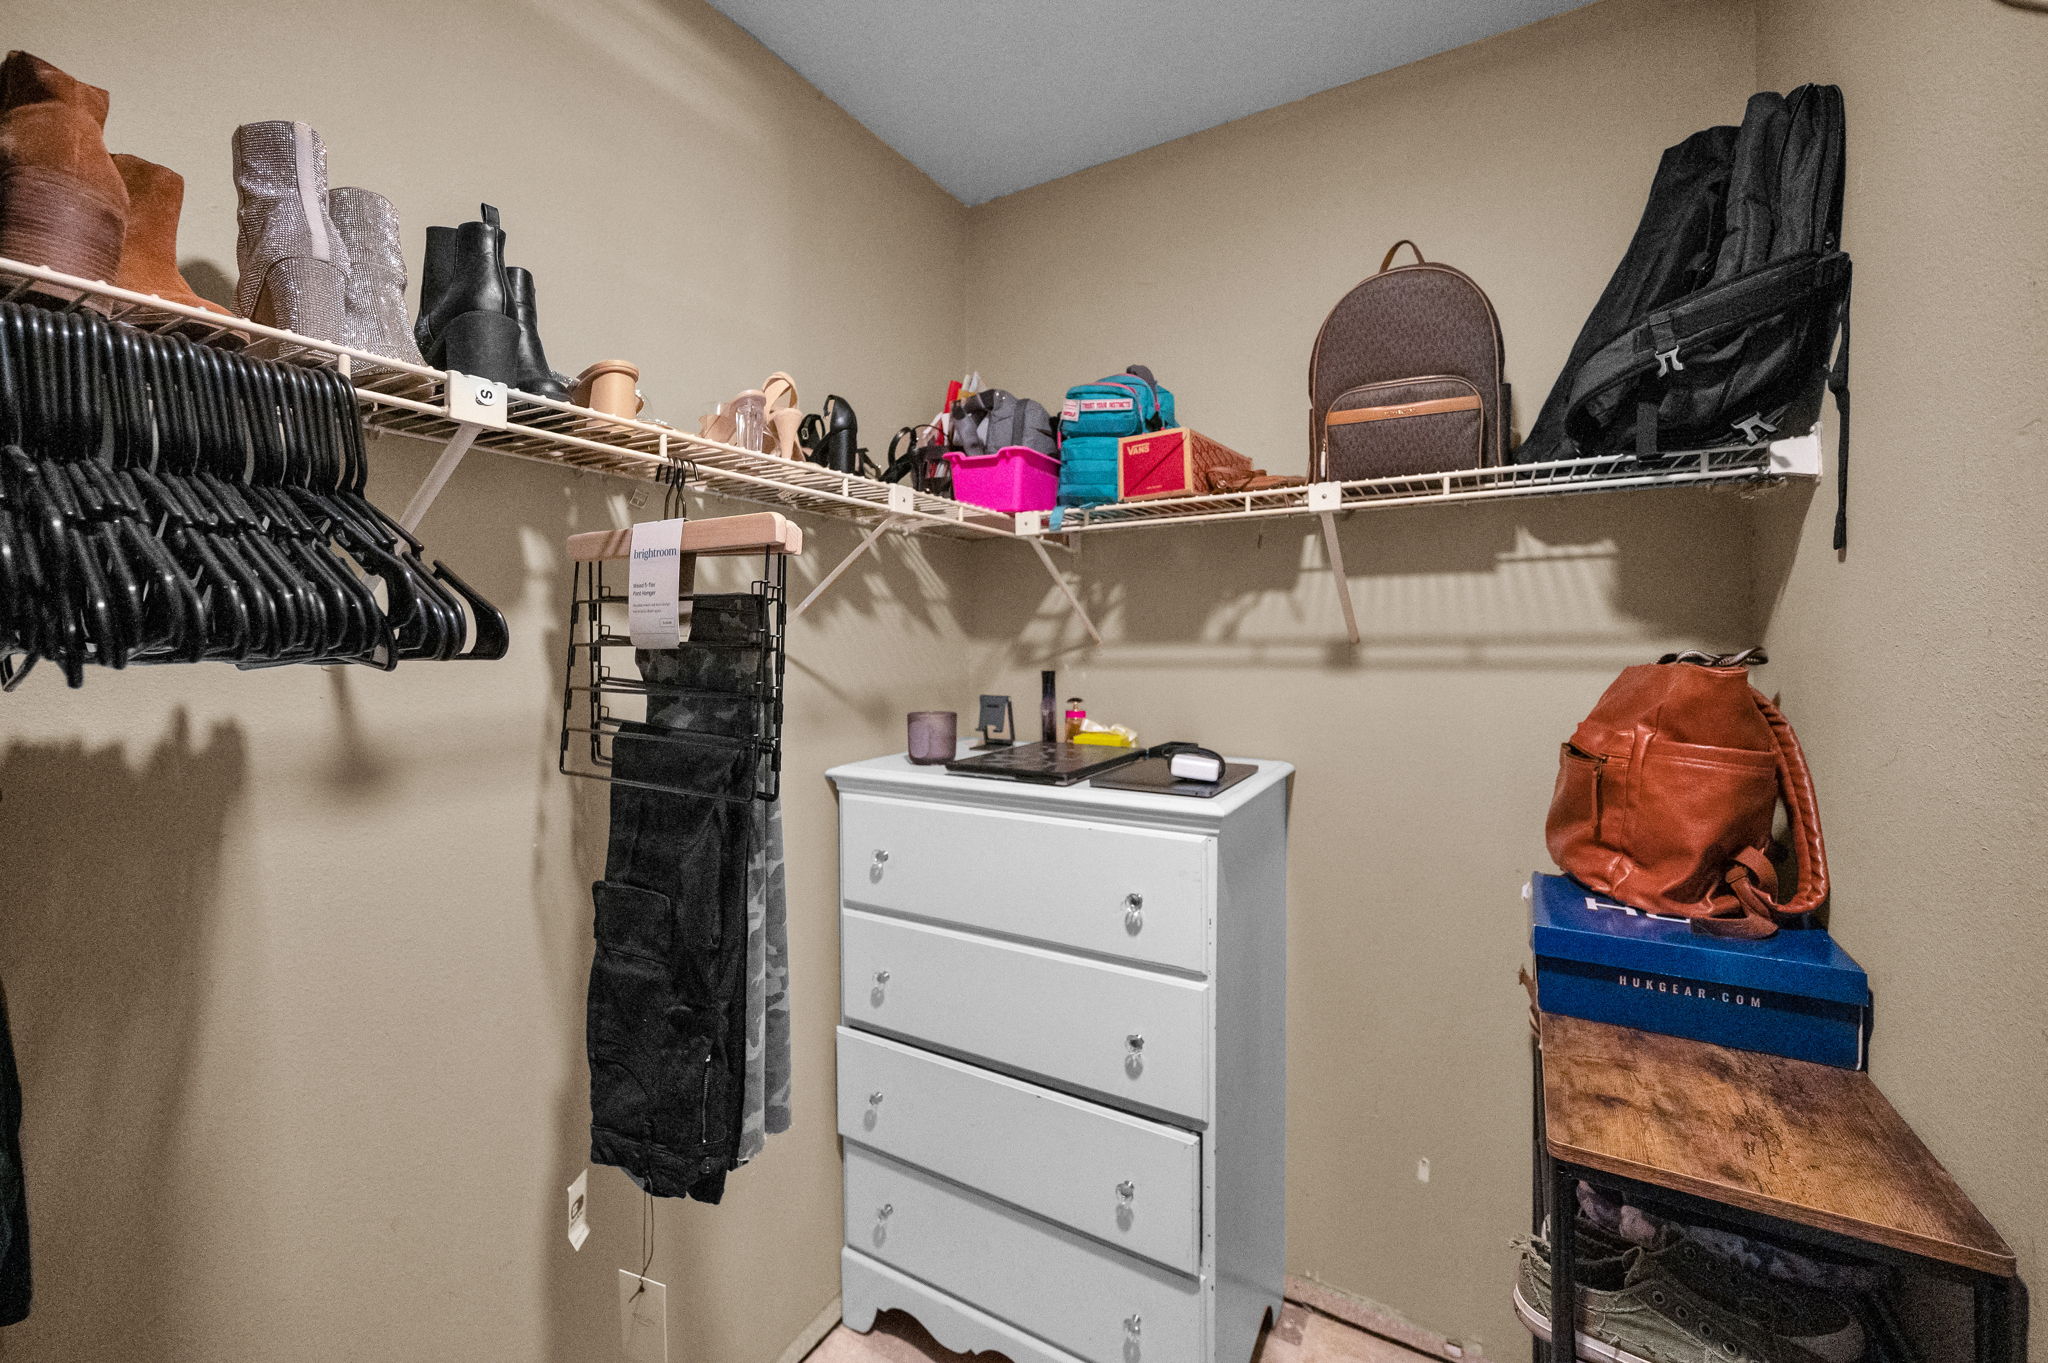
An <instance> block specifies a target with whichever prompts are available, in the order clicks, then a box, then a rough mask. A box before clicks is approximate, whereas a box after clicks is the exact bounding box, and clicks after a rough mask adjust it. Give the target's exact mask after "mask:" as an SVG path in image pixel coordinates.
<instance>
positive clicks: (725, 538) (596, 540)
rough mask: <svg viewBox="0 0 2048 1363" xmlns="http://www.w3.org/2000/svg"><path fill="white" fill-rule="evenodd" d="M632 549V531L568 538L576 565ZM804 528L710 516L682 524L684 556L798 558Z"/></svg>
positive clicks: (768, 515)
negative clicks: (780, 556) (726, 555)
mask: <svg viewBox="0 0 2048 1363" xmlns="http://www.w3.org/2000/svg"><path fill="white" fill-rule="evenodd" d="M632 549H633V528H632V527H631V526H626V527H624V528H622V529H618V530H586V531H584V532H583V533H582V534H580V535H571V536H569V557H570V559H571V560H572V561H574V562H577V563H596V562H598V561H600V560H602V559H614V558H625V557H626V556H627V555H628V554H630V553H631V552H632ZM803 551H804V532H803V527H802V526H800V525H797V524H795V523H794V522H793V521H791V520H790V519H789V517H787V516H785V515H783V514H782V513H781V512H780V511H754V512H749V513H748V514H747V515H744V516H713V517H710V518H708V519H703V520H691V521H685V522H684V523H683V552H684V553H685V554H706V555H711V554H761V553H767V554H791V555H795V554H801V553H802V552H803Z"/></svg>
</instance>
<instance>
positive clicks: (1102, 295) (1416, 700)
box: [967, 0, 1758, 1357]
mask: <svg viewBox="0 0 2048 1363" xmlns="http://www.w3.org/2000/svg"><path fill="white" fill-rule="evenodd" d="M1753 23H1754V18H1753V14H1752V10H1751V7H1750V5H1749V4H1748V3H1747V0H1705V2H1701V0H1687V2H1686V3H1665V2H1664V0H1610V3H1607V4H1603V5H1598V6H1594V7H1592V8H1590V9H1585V10H1580V11H1576V12H1574V13H1571V14H1568V15H1565V16H1563V17H1561V18H1558V19H1555V20H1551V21H1549V22H1546V23H1543V24H1539V25H1536V26H1534V27H1532V28H1527V29H1523V30H1520V31H1517V32H1513V33H1509V34H1506V35H1503V36H1501V37H1499V38H1495V39H1492V40H1490V41H1488V42H1485V43H1481V44H1478V45H1475V46H1473V47H1469V48H1465V49H1461V50H1459V51H1455V52H1451V53H1448V54H1446V55H1444V56H1441V57H1437V58H1433V59H1431V60H1428V61H1424V62H1420V63H1417V64H1415V65H1413V66H1409V67H1405V68H1402V69H1399V70H1396V71H1392V72H1388V73H1387V74H1385V75H1381V76H1375V77H1373V78H1371V79H1368V80H1364V81H1360V82H1358V83H1357V84H1354V85H1349V86H1345V87H1343V88H1340V89H1337V90H1333V91H1330V92H1327V93H1325V94H1321V95H1317V96H1315V97H1313V98H1311V99H1307V100H1303V101H1301V102H1299V103H1296V104H1291V105H1287V106H1286V107H1284V108H1280V109H1274V110H1271V111H1269V112H1266V113H1262V114H1258V115H1255V116H1253V117H1250V118H1247V119H1243V120H1241V121H1239V122H1236V123H1232V124H1229V125H1227V126H1224V127H1221V128H1217V129H1214V130H1212V131H1210V132H1205V133H1201V134H1198V135H1196V136H1194V137H1189V138H1185V139H1183V140H1181V141H1178V142H1174V143H1172V144H1170V145H1167V146H1163V147H1159V148H1155V149H1154V150H1151V151H1148V152H1144V153H1141V154H1138V155H1136V156H1131V157H1128V158H1125V159H1124V160H1121V161H1116V162H1112V163H1110V164H1108V165H1105V166H1100V167H1096V168H1095V169H1092V170H1088V171H1084V172H1081V173H1080V174H1077V175H1074V176H1071V177H1068V178H1066V179H1063V180H1060V181H1057V182H1055V183H1053V184H1049V185H1044V186H1041V187H1039V188H1036V189H1032V190H1027V191H1025V192H1023V193H1020V194H1016V195H1012V196H1010V197H1008V198H1005V199H1000V200H996V201H995V202H993V203H990V204H987V205H984V206H982V207H978V208H975V209H973V210H971V211H970V214H969V222H970V233H971V238H970V240H971V245H970V255H971V259H972V261H973V269H972V271H971V277H972V279H973V280H974V281H975V288H974V289H973V291H972V292H971V293H970V295H969V310H968V323H967V328H968V354H969V357H970V359H971V361H972V363H973V364H974V366H976V367H978V368H979V369H980V370H981V371H982V373H983V374H984V375H985V376H986V377H987V378H988V379H990V381H992V382H999V383H1001V384H1003V385H1004V386H1006V387H1011V388H1014V389H1015V390H1016V391H1018V392H1023V393H1031V394H1040V395H1045V394H1050V395H1057V394H1059V393H1060V392H1061V391H1063V390H1064V389H1065V387H1066V386H1067V385H1068V384H1069V383H1073V382H1076V381H1078V380H1081V379H1084V378H1090V377H1093V376H1095V375H1097V374H1102V373H1109V372H1113V371H1115V370H1117V369H1119V368H1121V367H1122V366H1123V365H1124V364H1125V363H1126V362H1129V361H1132V360H1143V361H1145V362H1147V363H1149V364H1151V365H1152V366H1153V367H1154V369H1155V370H1156V371H1157V373H1158V374H1159V376H1160V378H1161V379H1162V380H1163V381H1164V382H1166V383H1167V384H1168V385H1169V386H1171V387H1173V388H1174V389H1175V391H1176V393H1177V395H1178V397H1179V401H1180V409H1179V410H1180V415H1181V417H1182V419H1183V420H1185V421H1187V422H1188V423H1189V424H1191V425H1193V426H1195V427H1197V428H1198V429H1201V430H1205V431H1208V432H1211V433H1212V434H1214V435H1215V436H1217V437H1218V438H1219V439H1221V440H1223V441H1224V442H1226V443H1227V444H1230V445H1232V446H1234V447H1235V448H1237V449H1239V450H1242V451H1244V452H1245V453H1247V454H1249V455H1251V456H1252V457H1253V458H1254V459H1255V460H1256V461H1257V462H1260V463H1262V464H1264V465H1266V466H1267V467H1269V468H1272V469H1274V470H1276V471H1283V472H1300V471H1301V469H1302V467H1303V460H1304V454H1305V446H1306V436H1307V429H1306V428H1307V417H1306V406H1307V403H1306V397H1305V387H1306V374H1307V367H1308V351H1309V346H1310V344H1311V342H1312V340H1313V338H1314V336H1315V332H1316V328H1317V326H1318V325H1319V324H1320V323H1321V321H1322V318H1323V315H1324V313H1325V312H1326V311H1327V310H1328V309H1329V306H1330V305H1331V304H1332V303H1333V302H1335V301H1336V299H1337V298H1338V297H1339V296H1340V295H1341V294H1342V293H1343V292H1344V291H1345V290H1346V289H1348V288H1349V287H1350V286H1351V285H1352V284H1354V283H1355V282H1357V280H1358V279H1359V278H1361V277H1362V276H1364V275H1366V274H1369V273H1371V272H1372V271H1373V270H1374V269H1375V268H1377V266H1378V264H1379V259H1380V254H1381V252H1383V251H1384V250H1385V249H1386V247H1387V245H1388V244H1389V243H1391V242H1392V241H1393V240H1394V239H1396V238H1397V237H1404V236H1405V237H1413V238H1415V239H1416V240H1417V241H1419V242H1420V243H1421V245H1422V248H1423V250H1424V251H1425V252H1426V253H1427V254H1428V255H1429V256H1430V257H1432V258H1436V259H1442V260H1446V261H1449V262H1451V263H1452V264H1455V265H1457V266H1459V267H1460V268H1462V269H1464V270H1466V271H1468V272H1469V273H1471V274H1472V275H1473V276H1474V277H1475V278H1476V279H1477V280H1478V281H1479V283H1480V284H1481V285H1482V286H1483V287H1484V288H1485V289H1486V290H1487V291H1488V293H1489V294H1490V296H1491V297H1492V299H1493V301H1494V304H1495V306H1496V308H1497V309H1498V311H1499V312H1500V316H1501V323H1502V327H1503V329H1504V332H1505V335H1506V337H1507V355H1508V369H1509V377H1510V378H1511V379H1512V380H1513V382H1514V383H1515V385H1516V388H1517V391H1518V396H1519V398H1520V404H1521V409H1522V411H1523V413H1524V414H1525V415H1524V424H1526V422H1527V420H1528V419H1529V418H1530V417H1531V416H1533V413H1534V411H1535V409H1536V407H1537V406H1538V405H1540V403H1541V402H1542V399H1543V395H1544V393H1545V391H1546V390H1547V388H1548V386H1549V383H1550V380H1551V378H1552V377H1553V375H1554V374H1555V373H1556V369H1557V366H1558V365H1559V364H1560V363H1561V362H1562V360H1563V358H1564V355H1565V352H1566V351H1567V350H1568V349H1569V347H1570V345H1571V341H1572V338H1573V336H1574V335H1575V334H1576V332H1577V329H1578V326H1579V323H1580V321H1581V320H1582V319H1583V318H1584V315H1585V312H1586V309H1587V308H1588V306H1590V304H1591V301H1592V299H1593V298H1594V296H1596V295H1597V294H1598V292H1599V290H1600V287H1601V285H1602V284H1603V283H1604V282H1605V280H1606V277H1607V274H1608V272H1609V271H1610V270H1612V268H1613V266H1614V262H1615V260H1616V259H1617V258H1618V257H1619V255H1620V253H1621V250H1622V248H1623V247H1624V246H1625V245H1626V244H1627V241H1628V238H1629V235H1630V233H1631V232H1632V231H1633V230H1634V227H1635V223H1636V219H1637V217H1638V216H1639V215H1640V213H1641V211H1642V204H1643V196H1644V193H1645V191H1646V189H1647V188H1648V184H1649V177H1650V173H1651V171H1652V169H1653V168H1654V167H1655V165H1656V162H1657V156H1658V153H1659V152H1660V151H1661V150H1662V149H1663V148H1664V147H1665V146H1667V145H1669V144H1670V143H1672V142H1675V141H1677V140H1679V139H1680V138H1682V137H1684V136H1685V135H1686V134H1688V133H1690V132H1692V131H1694V130H1695V129H1697V128H1700V127H1704V126H1706V125H1707V124H1709V123H1713V122H1717V121H1725V120H1729V119H1734V118H1739V117H1740V115H1741V112H1742V105H1743V100H1744V99H1745V98H1746V97H1747V95H1748V94H1749V92H1750V90H1751V88H1752V81H1753V79H1754V75H1753V73H1754V69H1755V54H1754V28H1753ZM1594 72H1597V73H1598V79H1589V78H1588V73H1594ZM1342 544H1343V550H1344V557H1345V560H1346V563H1347V566H1348V567H1349V570H1350V572H1351V575H1352V587H1353V592H1354V595H1355V597H1356V600H1357V605H1358V610H1359V613H1360V616H1361V624H1362V627H1363V630H1364V635H1365V637H1364V642H1363V644H1362V645H1361V646H1360V647H1357V648H1352V647H1350V646H1348V645H1347V644H1346V642H1345V641H1344V636H1343V632H1342V623H1341V619H1340V616H1339V613H1338V605H1337V601H1336V599H1335V594H1334V590H1333V588H1332V585H1331V583H1330V580H1329V577H1328V575H1327V573H1326V572H1325V571H1324V569H1323V557H1322V550H1321V547H1320V545H1319V544H1318V543H1316V542H1314V541H1313V539H1312V537H1311V532H1310V531H1308V530H1306V529H1304V528H1303V526H1302V524H1301V523H1299V522H1289V523H1275V524H1271V525H1269V526H1268V528H1266V529H1265V530H1264V532H1263V533H1261V532H1260V531H1258V530H1256V529H1249V528H1232V529H1216V530H1197V529H1187V530H1175V531H1172V532H1162V531H1151V530H1133V531H1129V532H1124V533H1119V534H1114V535H1107V536H1093V537H1086V538H1085V539H1084V540H1083V541H1082V549H1081V551H1080V553H1079V555H1078V557H1077V558H1076V559H1075V560H1074V564H1073V566H1074V569H1075V571H1076V572H1077V574H1078V575H1079V578H1080V580H1081V581H1082V583H1083V584H1084V587H1083V590H1084V594H1085V600H1086V601H1087V602H1088V603H1089V606H1090V608H1091V609H1092V610H1093V611H1095V612H1096V618H1097V619H1098V620H1099V621H1101V622H1102V623H1103V626H1104V632H1105V633H1106V634H1107V635H1108V636H1109V638H1108V643H1107V645H1106V646H1105V647H1103V648H1101V649H1098V650H1093V651H1081V650H1077V649H1075V648H1074V645H1075V644H1076V643H1077V642H1084V639H1083V636H1081V635H1079V634H1078V633H1077V631H1076V630H1075V628H1074V627H1073V626H1071V625H1070V624H1069V623H1067V621H1066V620H1065V618H1064V617H1063V615H1062V612H1061V610H1060V609H1059V601H1058V598H1056V597H1054V596H1052V595H1049V594H1048V593H1047V592H1046V591H1045V589H1044V586H1043V577H1042V574H1036V575H1035V574H1033V573H1032V572H1031V571H1030V565H1028V564H1027V563H1026V562H1024V561H1023V560H1022V555H1021V554H1018V555H1015V556H1014V557H1015V558H1017V559H1018V563H1017V566H1016V567H1015V569H1014V571H1013V574H1012V576H1011V579H1010V581H1011V589H1010V590H1008V591H1007V592H996V593H992V594H991V596H990V598H989V599H988V600H987V602H986V603H985V604H979V605H978V608H977V611H976V613H975V614H974V615H972V616H971V617H970V618H969V627H970V630H971V631H972V633H973V635H974V637H975V640H976V643H977V645H978V647H979V650H980V654H981V657H982V659H983V667H984V672H983V675H984V676H985V678H986V682H985V689H988V690H992V691H1008V692H1010V693H1012V694H1013V695H1017V696H1020V697H1035V696H1036V695H1037V691H1038V686H1037V682H1038V677H1037V669H1039V668H1040V667H1042V666H1054V667H1058V668H1059V669H1060V671H1061V680H1060V686H1061V694H1062V695H1063V696H1065V695H1069V694H1079V695H1081V696H1082V697H1084V698H1085V699H1086V700H1087V702H1088V703H1089V709H1090V711H1091V712H1092V713H1096V714H1099V715H1102V716H1106V717H1110V718H1115V719H1119V720H1123V721H1126V722H1129V723H1132V724H1134V725H1136V726H1137V727H1138V728H1139V729H1140V731H1141V732H1142V734H1143V735H1144V737H1145V738H1147V739H1148V740H1152V741H1158V740H1162V739H1168V738H1183V737H1185V738H1198V739H1201V740H1203V741H1205V742H1209V743H1214V744H1219V745H1221V746H1223V747H1224V748H1226V749H1228V750H1230V751H1233V752H1239V753H1247V754H1255V755H1259V756H1271V757H1280V758H1286V759H1287V760H1289V761H1292V762H1294V763H1296V764H1297V766H1298V768H1299V771H1300V774H1299V776H1298V777H1297V779H1296V783H1295V788H1294V805H1293V820H1294V822H1293V842H1292V849H1293V850H1292V856H1291V867H1292V877H1291V882H1290V893H1291V901H1290V905H1289V908H1290V928H1291V933H1292V953H1291V962H1290V965H1291V973H1290V978H1289V988H1290V991H1291V994H1290V1010H1289V1028H1290V1031H1289V1038H1288V1040H1289V1055H1290V1064H1289V1082H1290V1086H1291V1088H1290V1107H1289V1142H1288V1154H1289V1159H1290V1167H1289V1171H1288V1218H1289V1219H1288V1260H1289V1266H1290V1268H1291V1270H1292V1271H1294V1272H1297V1273H1304V1274H1307V1275H1309V1276H1311V1277H1315V1278H1318V1279H1321V1280H1323V1281H1325V1282H1329V1283H1332V1284H1335V1285H1337V1286H1339V1287H1342V1288H1345V1289H1348V1290H1350V1291H1353V1292H1356V1293H1361V1294H1363V1295H1365V1296H1368V1297H1371V1298H1374V1299H1376V1300H1378V1301H1381V1302H1384V1303H1388V1304H1390V1305H1392V1306H1394V1307H1396V1308H1398V1309H1400V1310H1401V1311H1403V1312H1406V1313H1407V1314H1409V1315H1410V1316H1412V1317H1414V1318H1415V1319H1417V1320H1418V1321H1420V1322H1422V1323H1424V1324H1426V1325H1429V1326H1432V1327H1434V1328H1436V1329H1438V1330H1442V1331H1444V1332H1446V1333H1449V1334H1451V1335H1453V1336H1458V1337H1462V1338H1463V1339H1465V1340H1466V1341H1467V1342H1477V1343H1480V1344H1483V1345H1484V1346H1485V1348H1486V1350H1487V1352H1488V1354H1489V1356H1492V1357H1510V1356H1513V1355H1515V1354H1517V1353H1518V1352H1519V1351H1520V1350H1521V1349H1522V1348H1524V1347H1525V1345H1524V1344H1523V1342H1522V1341H1523V1339H1524V1338H1525V1336H1523V1335H1522V1333H1521V1331H1520V1328H1519V1326H1517V1325H1516V1324H1515V1323H1514V1319H1513V1316H1512V1313H1511V1312H1510V1310H1509V1309H1508V1305H1507V1288H1508V1284H1509V1283H1510V1281H1511V1276H1512V1272H1513V1264H1514V1256H1513V1252H1512V1251H1511V1250H1510V1249H1509V1247H1508V1240H1509V1237H1510V1236H1512V1235H1513V1234H1514V1233H1515V1232H1516V1231H1517V1230H1520V1229H1525V1228H1526V1223H1527V1216H1528V1212H1527V1207H1528V1162H1527V1158H1528V1145H1527V1131H1528V1088H1529V1070H1528V1063H1529V1062H1528V1054H1527V1048H1526V1044H1525V1041H1524V1038H1525V1036H1526V1033H1527V1028H1526V1026H1525V1024H1524V1022H1523V1018H1524V1015H1525V1009H1526V1001H1525V999H1524V998H1523V995H1522V993H1521V991H1520V989H1518V988H1517V987H1516V984H1515V969H1516V966H1517V965H1518V964H1519V963H1520V962H1521V961H1522V960H1523V959H1524V958H1525V956H1526V954H1527V947H1526V928H1525V926H1524V923H1525V920H1524V917H1523V909H1522V906H1521V901H1520V900H1519V899H1518V897H1517V890H1518V887H1519V885H1520V883H1521V882H1522V881H1523V880H1524V879H1526V877H1527V876H1528V874H1529V872H1530V871H1531V870H1533V869H1535V868H1536V867H1538V866H1543V865H1547V859H1546V857H1545V855H1544V852H1543V845H1542V821H1543V813H1544V810H1545V807H1546V804H1547V801H1548V799H1549V794H1550V785H1551V781H1552V778H1553V776H1554V774H1555V771H1556V746H1555V745H1556V743H1557V741H1558V740H1559V739H1561V738H1562V737H1564V736H1565V735H1566V734H1568V733H1569V732H1570V730H1571V726H1572V724H1573V723H1575V722H1576V721H1577V719H1579V718H1580V717H1582V716H1583V715H1584V713H1585V711H1586V710H1587V708H1588V707H1589V706H1590V705H1591V703H1592V701H1593V699H1594V697H1596V696H1597V695H1598V694H1599V692H1600V690H1601V688H1602V687H1603V686H1604V685H1605V684H1606V683H1607V682H1608V681H1609V680H1611V679H1612V677H1613V675H1614V673H1615V672H1616V670H1618V669H1619V668H1620V667H1622V666H1623V665H1625V664H1628V663H1632V662H1639V661H1643V660H1645V659H1648V658H1654V657H1655V656H1657V654H1658V653H1660V652H1663V651H1665V650H1667V649H1670V648H1675V647H1687V646H1694V645H1698V644H1736V643H1740V642H1745V641H1748V640H1750V639H1751V638H1752V637H1753V636H1754V635H1755V633H1756V632H1757V628H1758V625H1757V619H1756V616H1755V614H1754V612H1753V608H1752V593H1751V580H1750V562H1751V556H1750V521H1749V516H1748V508H1747V506H1746V505H1745V504H1744V503H1742V502H1741V501H1739V500H1738V499H1736V498H1734V497H1732V496H1728V495H1723V494H1714V493H1706V492H1702V493H1660V494H1647V495H1630V494H1622V495H1613V496H1605V497H1600V498H1588V499H1580V500H1571V501H1560V502H1524V503H1511V504H1504V505H1493V506H1469V507H1459V508H1456V509H1451V510H1444V509H1427V508H1424V509H1410V510H1399V511H1388V512H1377V513H1371V514H1364V515H1358V516H1354V517H1353V518H1352V519H1351V520H1350V521H1349V522H1348V523H1346V524H1345V525H1344V526H1343V529H1342ZM1424 1158H1426V1159H1428V1160H1429V1161H1430V1170H1431V1173H1430V1181H1429V1182H1428V1183H1427V1184H1424V1183H1421V1182H1419V1181H1418V1180H1417V1177H1416V1163H1417V1161H1418V1160H1420V1159H1424Z"/></svg>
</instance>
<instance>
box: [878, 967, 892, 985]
mask: <svg viewBox="0 0 2048 1363" xmlns="http://www.w3.org/2000/svg"><path fill="white" fill-rule="evenodd" d="M888 982H889V972H888V971H886V970H877V971H876V972H875V983H876V984H887V983H888Z"/></svg>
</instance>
